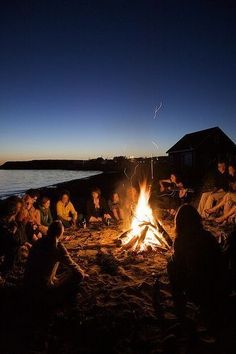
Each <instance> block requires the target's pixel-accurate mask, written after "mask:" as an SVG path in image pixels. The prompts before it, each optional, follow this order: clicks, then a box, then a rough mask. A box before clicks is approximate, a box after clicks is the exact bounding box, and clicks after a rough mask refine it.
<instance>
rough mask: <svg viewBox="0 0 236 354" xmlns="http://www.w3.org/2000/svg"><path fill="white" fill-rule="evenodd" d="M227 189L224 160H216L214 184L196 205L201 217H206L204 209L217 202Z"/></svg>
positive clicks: (227, 181) (227, 179)
mask: <svg viewBox="0 0 236 354" xmlns="http://www.w3.org/2000/svg"><path fill="white" fill-rule="evenodd" d="M228 189H229V176H228V172H227V168H226V163H225V162H224V161H220V162H218V165H217V172H216V174H215V176H214V186H213V188H212V190H210V191H208V192H204V193H202V195H201V199H200V202H199V205H198V212H199V214H200V215H201V217H202V218H207V216H208V214H207V213H206V210H208V209H211V208H212V207H213V204H214V203H215V202H216V203H218V202H219V201H220V200H221V199H222V198H223V197H224V195H225V194H226V192H227V191H228Z"/></svg>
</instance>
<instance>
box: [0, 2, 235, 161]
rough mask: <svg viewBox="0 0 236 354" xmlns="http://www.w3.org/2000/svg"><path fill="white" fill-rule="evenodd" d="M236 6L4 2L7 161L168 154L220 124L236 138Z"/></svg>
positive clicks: (0, 76)
mask: <svg viewBox="0 0 236 354" xmlns="http://www.w3.org/2000/svg"><path fill="white" fill-rule="evenodd" d="M234 3H235V2H234V1H233V0H232V1H229V0H224V1H223V0H222V1H220V0H218V1H213V0H212V1H210V0H202V1H201V0H196V1H189V0H188V1H181V0H178V1H177V0H176V1H174V0H173V1H169V0H162V1H158V0H156V1H149V0H143V1H138V0H133V1H131V0H130V1H129V0H117V1H113V0H109V1H102V0H99V1H96V0H94V1H89V0H84V1H79V0H64V1H61V0H55V1H53V0H51V1H50V0H47V1H43V0H40V1H33V0H32V1H25V0H21V1H16V2H13V1H11V0H5V1H2V2H1V5H0V7H1V9H0V122H1V126H0V161H5V160H8V159H10V160H20V159H32V158H89V157H95V156H101V155H102V156H103V157H107V156H114V155H124V154H125V155H127V156H129V155H135V156H140V155H143V156H150V155H151V154H155V155H161V154H163V153H165V151H166V150H167V149H168V148H169V147H170V146H171V145H173V144H174V143H175V142H176V140H178V139H179V138H180V137H181V136H182V135H184V134H185V133H188V132H192V131H195V130H199V129H205V128H209V127H212V126H217V125H218V126H220V127H221V128H222V129H223V130H224V131H225V132H226V133H227V134H228V135H229V136H230V137H231V138H232V139H234V140H235V138H236V123H235V121H236V119H235V117H236V24H235V23H236V20H235V19H236V5H235V4H234ZM161 102H162V107H161V108H160V110H159V111H158V114H157V117H156V119H153V117H154V109H155V106H159V104H160V103H161ZM152 141H154V142H155V143H156V144H157V145H158V149H157V148H156V147H155V146H154V144H153V143H152Z"/></svg>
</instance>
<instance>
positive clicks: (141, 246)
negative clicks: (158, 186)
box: [122, 182, 165, 252]
mask: <svg viewBox="0 0 236 354" xmlns="http://www.w3.org/2000/svg"><path fill="white" fill-rule="evenodd" d="M149 199H150V187H149V186H148V185H147V183H146V182H144V183H143V184H142V185H140V194H139V198H138V202H137V205H136V207H135V210H134V213H133V218H132V221H131V230H130V231H129V232H128V234H127V236H126V237H125V239H124V240H123V241H122V243H123V245H124V248H125V247H126V246H130V247H129V248H132V249H133V250H135V251H137V252H143V251H146V250H147V249H150V248H151V249H155V248H156V247H162V246H163V243H165V241H164V240H163V236H162V234H161V232H159V231H158V227H157V223H156V220H155V217H154V215H153V211H152V208H151V207H150V204H149ZM162 241H163V243H162Z"/></svg>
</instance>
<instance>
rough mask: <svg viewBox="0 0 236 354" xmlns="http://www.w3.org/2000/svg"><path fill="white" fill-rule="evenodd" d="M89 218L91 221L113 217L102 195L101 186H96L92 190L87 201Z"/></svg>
mask: <svg viewBox="0 0 236 354" xmlns="http://www.w3.org/2000/svg"><path fill="white" fill-rule="evenodd" d="M87 218H88V221H89V222H91V223H93V222H102V221H107V220H109V219H111V215H110V214H109V210H108V207H107V203H106V201H105V199H104V198H103V197H102V196H101V190H100V189H99V188H94V189H93V190H92V192H91V197H90V199H89V200H88V202H87Z"/></svg>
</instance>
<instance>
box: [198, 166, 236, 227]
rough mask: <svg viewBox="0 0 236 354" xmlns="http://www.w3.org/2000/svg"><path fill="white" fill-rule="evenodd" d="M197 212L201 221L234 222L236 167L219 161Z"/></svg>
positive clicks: (235, 216)
mask: <svg viewBox="0 0 236 354" xmlns="http://www.w3.org/2000/svg"><path fill="white" fill-rule="evenodd" d="M198 212H199V214H200V215H201V217H202V218H203V219H212V220H214V221H216V222H217V223H223V222H232V221H233V222H234V221H235V218H236V166H235V165H234V164H229V166H228V168H227V165H226V163H225V162H224V161H219V162H218V165H217V171H216V172H215V175H214V179H213V183H212V185H211V186H209V187H208V190H206V191H204V193H202V195H201V199H200V202H199V205H198Z"/></svg>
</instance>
